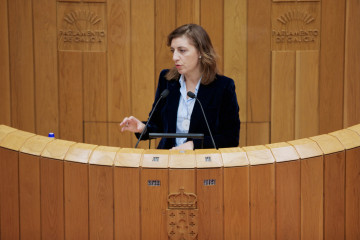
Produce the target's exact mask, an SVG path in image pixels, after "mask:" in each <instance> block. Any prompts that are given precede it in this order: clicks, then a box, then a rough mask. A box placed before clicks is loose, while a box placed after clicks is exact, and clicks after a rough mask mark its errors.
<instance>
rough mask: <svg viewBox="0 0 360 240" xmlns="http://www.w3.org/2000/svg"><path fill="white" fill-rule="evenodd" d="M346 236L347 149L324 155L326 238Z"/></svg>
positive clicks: (342, 237)
mask: <svg viewBox="0 0 360 240" xmlns="http://www.w3.org/2000/svg"><path fill="white" fill-rule="evenodd" d="M344 236H345V151H341V152H338V153H334V154H328V155H325V156H324V239H334V240H335V239H344Z"/></svg>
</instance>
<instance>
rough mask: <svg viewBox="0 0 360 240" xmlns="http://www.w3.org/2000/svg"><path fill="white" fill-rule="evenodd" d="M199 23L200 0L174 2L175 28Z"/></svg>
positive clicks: (177, 0)
mask: <svg viewBox="0 0 360 240" xmlns="http://www.w3.org/2000/svg"><path fill="white" fill-rule="evenodd" d="M187 23H195V24H199V23H200V0H176V26H178V27H179V26H182V25H184V24H187Z"/></svg>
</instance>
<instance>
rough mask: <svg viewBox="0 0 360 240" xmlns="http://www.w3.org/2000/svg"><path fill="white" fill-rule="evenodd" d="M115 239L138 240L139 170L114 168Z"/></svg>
mask: <svg viewBox="0 0 360 240" xmlns="http://www.w3.org/2000/svg"><path fill="white" fill-rule="evenodd" d="M114 224H115V239H118V240H121V239H133V240H140V229H141V227H140V170H139V169H138V168H122V167H115V169H114Z"/></svg>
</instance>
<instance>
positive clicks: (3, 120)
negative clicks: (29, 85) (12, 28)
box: [0, 0, 11, 126]
mask: <svg viewBox="0 0 360 240" xmlns="http://www.w3.org/2000/svg"><path fill="white" fill-rule="evenodd" d="M7 2H8V1H7V0H1V1H0V36H9V27H8V26H9V22H8V3H7ZM0 52H1V53H2V54H1V55H0V89H1V95H0V112H1V113H2V114H1V115H0V124H6V125H9V126H10V125H11V102H10V98H11V92H10V63H9V62H10V56H9V39H8V37H2V38H1V39H0Z"/></svg>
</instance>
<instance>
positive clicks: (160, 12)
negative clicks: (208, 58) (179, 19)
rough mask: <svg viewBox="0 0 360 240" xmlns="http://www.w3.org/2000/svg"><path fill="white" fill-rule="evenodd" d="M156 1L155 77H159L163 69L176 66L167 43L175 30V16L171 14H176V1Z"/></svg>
mask: <svg viewBox="0 0 360 240" xmlns="http://www.w3.org/2000/svg"><path fill="white" fill-rule="evenodd" d="M155 1H156V2H155V7H156V9H155V24H156V28H155V51H156V53H155V54H156V55H155V76H158V75H159V74H160V72H161V70H162V69H165V68H171V67H173V66H174V62H173V60H172V54H171V51H170V48H169V47H168V46H167V45H166V43H167V36H168V35H169V33H170V32H171V31H172V30H173V29H175V20H176V19H175V14H169V13H170V12H171V13H174V12H176V11H175V4H176V3H175V2H176V0H155ZM156 80H157V78H156Z"/></svg>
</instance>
